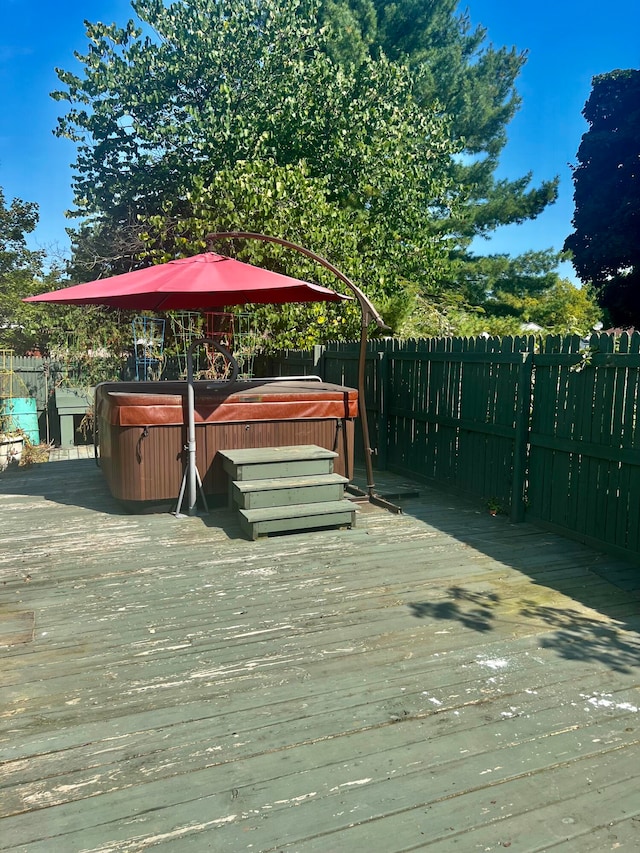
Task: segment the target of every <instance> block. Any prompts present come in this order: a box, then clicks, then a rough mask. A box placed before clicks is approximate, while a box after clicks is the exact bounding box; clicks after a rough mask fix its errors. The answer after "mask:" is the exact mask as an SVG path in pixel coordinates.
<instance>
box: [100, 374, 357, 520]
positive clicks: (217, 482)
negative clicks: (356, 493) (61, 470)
mask: <svg viewBox="0 0 640 853" xmlns="http://www.w3.org/2000/svg"><path fill="white" fill-rule="evenodd" d="M194 386H195V425H196V465H197V467H198V471H199V473H200V476H201V478H202V484H203V488H204V491H205V494H206V495H207V497H208V498H209V499H211V500H212V502H213V503H222V502H223V501H224V499H225V496H226V492H227V482H226V476H225V474H224V472H223V470H222V461H221V459H220V455H219V453H218V451H221V450H233V449H240V448H252V447H283V446H287V445H295V444H316V445H319V446H320V447H326V448H327V449H328V450H334V451H335V452H336V453H337V454H338V456H337V458H336V459H335V462H334V470H335V471H336V472H337V473H339V474H342V475H343V476H345V477H347V478H349V479H351V478H352V476H353V447H354V420H355V418H356V416H357V410H358V392H357V391H356V390H354V389H353V388H346V387H343V386H341V385H332V384H329V383H325V382H314V381H309V380H284V381H283V380H278V381H273V380H260V379H253V380H249V381H236V382H233V383H228V384H220V385H217V384H213V385H212V383H211V382H207V381H198V382H195V383H194ZM186 394H187V386H186V383H185V382H105V383H102V384H101V385H98V386H97V387H96V391H95V409H94V414H95V424H96V431H97V437H96V444H97V447H98V453H99V459H100V467H101V469H102V471H103V473H104V476H105V478H106V481H107V484H108V486H109V490H110V492H111V494H112V495H113V496H114V497H115V498H117V499H118V500H120V501H122V502H123V503H124V504H125V506H126V507H127V508H128V509H129V510H131V511H133V512H149V511H165V510H167V509H169V508H170V507H171V505H175V503H176V500H177V497H178V493H179V491H180V484H181V482H182V476H183V473H184V466H185V459H186V451H185V444H186V441H187V434H186V424H187V422H188V415H187V408H186Z"/></svg>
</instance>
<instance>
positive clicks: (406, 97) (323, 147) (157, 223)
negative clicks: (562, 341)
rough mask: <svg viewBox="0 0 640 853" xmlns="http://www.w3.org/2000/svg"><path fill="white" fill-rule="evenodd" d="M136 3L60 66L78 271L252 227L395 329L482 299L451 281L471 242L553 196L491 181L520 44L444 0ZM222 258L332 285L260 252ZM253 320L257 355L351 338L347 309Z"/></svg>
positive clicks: (466, 274)
mask: <svg viewBox="0 0 640 853" xmlns="http://www.w3.org/2000/svg"><path fill="white" fill-rule="evenodd" d="M132 6H133V9H134V11H135V12H136V14H137V15H138V18H139V20H140V25H139V26H138V25H136V24H134V23H133V22H132V21H129V22H128V23H127V24H126V25H125V26H123V27H119V26H116V25H115V24H114V25H109V26H107V25H105V24H88V25H87V35H88V38H89V46H88V51H87V53H86V54H85V55H84V56H79V57H78V59H79V61H80V63H81V66H82V71H81V73H80V74H74V73H71V72H67V71H63V70H58V76H59V78H60V81H61V84H62V87H61V90H60V91H59V92H57V93H54V97H56V98H57V99H58V100H60V101H61V102H63V103H65V104H66V108H67V112H66V114H65V115H64V116H62V117H61V118H60V119H59V123H58V129H57V133H58V134H59V135H60V136H66V137H68V138H70V139H72V140H73V141H75V142H76V143H77V145H78V154H77V160H76V164H75V165H76V178H75V182H74V193H75V205H76V214H77V215H78V216H79V217H81V218H82V219H83V223H82V225H81V226H80V228H79V230H78V231H77V232H76V234H75V237H74V261H73V267H72V271H73V276H74V278H76V279H88V278H96V277H97V276H98V275H99V274H101V275H108V274H114V273H117V272H121V271H125V270H128V269H133V268H136V267H137V266H140V265H146V264H148V263H149V262H150V261H162V260H166V259H168V258H169V257H175V256H178V255H185V254H189V253H192V252H194V251H201V250H203V249H204V248H205V247H204V244H203V239H204V236H205V234H206V233H207V232H208V231H222V230H248V231H262V232H263V233H268V234H272V235H274V236H280V237H285V238H287V239H289V240H292V241H294V242H298V243H301V244H303V245H305V246H307V247H309V248H310V249H312V250H314V251H315V252H317V253H319V254H321V255H324V256H325V257H327V258H328V259H329V260H330V261H331V262H332V263H334V264H335V265H336V266H338V268H340V269H341V270H343V271H344V272H345V273H346V274H347V275H348V276H349V277H351V278H352V279H353V280H354V281H355V282H356V283H357V284H358V285H359V286H361V287H362V288H363V289H364V290H365V292H366V293H367V294H368V295H369V296H371V297H372V298H374V299H375V300H377V301H378V303H379V304H380V305H384V307H385V309H386V310H387V311H388V312H389V314H390V316H391V317H392V319H393V323H394V325H395V328H396V329H399V328H402V327H403V325H406V323H407V322H409V321H410V320H411V317H412V315H414V314H415V316H416V317H417V316H418V315H422V314H424V313H425V312H426V314H429V315H430V317H431V320H429V322H432V321H434V322H435V320H436V319H437V318H442V317H445V318H446V317H447V315H449V316H450V317H452V316H454V314H455V311H462V312H463V313H464V311H465V310H466V308H465V306H467V305H472V306H474V305H475V306H476V308H477V309H478V310H480V311H483V310H484V309H483V307H482V304H483V302H484V301H485V296H484V295H483V294H484V293H486V291H487V290H488V289H490V282H489V284H487V282H486V281H485V284H484V286H483V287H482V288H480V289H481V295H480V297H479V298H478V299H476V300H475V301H474V299H473V298H471V297H470V296H469V293H468V292H467V291H468V285H469V282H470V281H480V280H482V279H487V278H490V276H489V275H488V273H487V272H486V271H485V270H484V268H483V263H484V262H483V261H481V260H479V259H478V258H475V257H473V256H471V255H469V253H468V246H469V244H470V242H471V240H472V239H473V238H474V237H475V236H477V235H479V234H487V233H490V232H491V230H492V229H494V228H495V227H497V226H498V225H502V224H506V223H510V222H522V221H524V220H526V219H529V218H532V217H534V216H536V215H537V214H538V213H539V212H540V211H541V210H542V209H543V208H544V207H545V206H546V204H548V203H549V202H550V201H553V199H554V198H555V194H556V185H555V182H554V181H550V182H545V183H544V184H542V185H541V186H540V187H537V188H530V186H529V185H530V175H526V176H524V177H523V178H521V179H519V180H516V181H510V182H507V181H496V180H495V179H494V171H495V168H496V165H497V163H498V157H499V154H500V151H501V150H502V147H503V145H504V142H505V139H506V133H505V127H506V124H507V123H508V121H509V120H510V119H511V117H512V116H513V114H514V112H515V110H516V109H517V106H518V97H517V94H516V91H515V87H514V84H515V79H516V77H517V74H518V73H519V70H520V68H521V67H522V64H523V62H524V55H523V54H522V53H517V52H516V51H515V50H507V49H500V50H496V49H494V48H493V47H491V46H488V45H487V44H486V43H485V39H486V33H485V31H484V30H483V29H481V28H478V29H472V28H471V26H470V22H469V18H468V16H467V15H459V14H457V12H456V8H457V4H456V3H455V2H453V0H433V2H430V3H428V4H425V3H423V2H422V1H421V0H403V2H402V3H396V4H388V3H383V2H381V0H193V2H188V3H187V2H184V0H177V2H171V3H166V4H165V3H163V2H161V0H135V2H133V3H132ZM218 248H219V250H220V251H228V250H229V247H228V246H224V247H218ZM231 251H233V252H234V253H236V254H237V255H238V256H239V257H241V258H242V259H243V260H249V261H253V262H254V263H260V264H262V265H265V266H268V267H271V268H273V269H279V270H281V271H284V272H287V273H288V274H290V275H299V276H300V277H303V278H313V279H316V280H317V279H320V280H321V281H322V282H323V283H325V284H330V285H331V284H335V282H331V281H329V280H327V277H326V276H325V274H324V271H319V270H317V269H316V268H313V267H312V265H310V264H308V263H307V262H306V261H303V260H301V259H299V258H298V259H294V258H293V257H292V256H291V253H288V254H287V253H285V252H284V251H283V250H281V249H279V248H276V247H273V246H270V247H266V246H265V244H260V245H259V246H258V245H255V244H254V245H253V246H251V245H249V244H237V245H235V246H233V247H231ZM533 277H534V278H535V275H534V276H533ZM543 277H544V275H543ZM534 287H538V283H537V282H534ZM427 303H429V306H430V307H429V308H428V310H427V308H426V307H425V306H426V305H427ZM418 306H421V307H420V309H419V308H418ZM447 306H449V307H450V308H451V310H449V311H448V310H446V309H447ZM422 309H424V311H423V310H422ZM260 311H262V312H263V314H264V319H265V322H267V321H268V323H269V324H270V326H271V330H270V334H269V336H268V337H267V338H265V341H266V345H268V346H272V345H273V346H275V345H278V343H280V344H282V345H284V344H285V343H286V345H287V346H301V345H304V341H311V342H313V341H321V340H326V339H328V338H331V337H336V336H337V337H345V336H351V335H353V334H354V333H355V331H356V330H357V312H356V311H355V310H351V311H349V310H347V311H346V312H345V310H344V309H343V308H338V309H336V308H333V307H332V308H326V309H322V311H320V309H317V308H314V309H311V311H308V310H306V309H301V308H299V307H295V306H288V307H286V308H285V307H283V308H279V309H277V310H276V309H260ZM438 322H439V321H438ZM448 322H449V321H448V320H447V323H448ZM447 323H445V325H447Z"/></svg>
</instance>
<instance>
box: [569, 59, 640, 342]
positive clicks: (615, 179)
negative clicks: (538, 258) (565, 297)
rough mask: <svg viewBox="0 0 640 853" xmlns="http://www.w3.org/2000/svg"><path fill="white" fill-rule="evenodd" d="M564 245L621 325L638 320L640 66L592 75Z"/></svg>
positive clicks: (639, 324) (637, 324)
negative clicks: (570, 228) (639, 68)
mask: <svg viewBox="0 0 640 853" xmlns="http://www.w3.org/2000/svg"><path fill="white" fill-rule="evenodd" d="M583 115H584V117H585V118H586V120H587V121H588V122H589V130H588V131H587V132H586V133H585V134H584V136H583V137H582V142H581V143H580V148H579V149H578V165H577V167H576V168H575V169H574V173H573V181H574V196H573V198H574V203H575V212H574V216H573V227H574V229H575V230H574V232H573V233H572V234H571V235H570V236H569V237H567V240H566V242H565V247H566V248H567V249H568V250H569V251H571V252H572V254H573V265H574V267H575V270H576V272H577V274H578V276H579V277H580V279H581V281H583V282H585V283H587V282H592V283H593V286H594V288H595V291H596V294H597V298H598V302H599V303H600V305H601V306H602V307H603V308H604V309H605V310H606V311H607V313H608V315H609V318H610V320H611V322H612V323H613V324H614V325H616V326H635V327H640V71H633V70H629V71H612V72H611V73H609V74H601V75H600V76H598V77H594V79H593V86H592V90H591V95H590V96H589V99H588V100H587V103H586V105H585V107H584V110H583Z"/></svg>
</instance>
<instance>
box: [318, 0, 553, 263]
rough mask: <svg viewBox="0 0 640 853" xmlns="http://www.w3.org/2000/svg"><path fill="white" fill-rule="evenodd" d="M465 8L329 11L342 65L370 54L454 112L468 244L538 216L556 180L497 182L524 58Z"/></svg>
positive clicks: (462, 233)
mask: <svg viewBox="0 0 640 853" xmlns="http://www.w3.org/2000/svg"><path fill="white" fill-rule="evenodd" d="M458 7H459V4H458V3H457V2H456V0H431V2H429V3H425V2H424V0H402V2H396V3H389V2H387V0H325V2H324V3H323V6H322V11H321V15H322V17H323V20H324V21H325V23H326V24H327V25H328V28H329V33H330V35H329V44H330V50H331V51H332V55H334V56H336V57H337V58H338V60H339V61H340V62H342V63H343V64H349V63H350V62H351V61H352V57H353V56H354V55H358V56H359V55H360V54H361V53H362V51H363V50H364V49H365V48H367V49H368V51H369V54H370V55H372V56H380V55H385V56H387V57H389V58H390V59H391V60H392V61H395V62H399V63H402V64H403V65H406V66H407V67H408V68H409V69H410V71H411V74H412V77H413V80H414V85H415V90H414V91H415V97H416V100H417V101H418V102H419V103H420V104H422V105H423V106H424V107H433V106H436V105H439V107H440V109H442V110H444V111H446V113H447V115H448V117H449V119H450V126H449V132H450V136H451V139H452V141H453V143H454V147H455V149H456V150H457V151H458V152H459V154H461V155H463V156H454V157H452V158H451V159H450V161H449V164H448V170H449V177H450V179H451V183H452V186H454V187H455V193H456V196H457V199H458V201H459V205H458V207H457V210H456V211H455V215H454V216H452V222H447V223H446V227H447V229H448V230H449V233H455V234H456V236H457V238H458V240H459V241H460V245H461V246H464V245H468V243H469V242H470V240H471V239H472V238H473V237H474V236H477V235H479V234H488V233H490V232H491V231H492V230H493V229H494V228H496V227H497V226H499V225H505V224H509V223H515V222H523V221H525V220H527V219H531V218H534V217H535V216H537V215H538V214H539V213H540V212H541V211H542V210H543V209H544V208H545V207H546V206H547V205H548V204H550V203H552V202H553V201H555V199H556V197H557V179H555V180H551V181H545V182H543V183H542V184H541V185H540V186H539V187H537V188H530V187H529V184H530V182H531V174H528V175H525V176H523V177H522V178H520V179H517V180H515V181H504V180H503V181H497V180H495V178H494V172H495V169H496V166H497V165H498V159H499V155H500V153H501V151H502V149H503V147H504V145H505V143H506V126H507V124H508V123H509V121H510V120H511V119H512V118H513V116H514V115H515V112H516V110H517V109H518V106H519V104H520V99H519V96H518V94H517V92H516V89H515V81H516V79H517V76H518V74H519V73H520V70H521V69H522V67H523V65H524V63H525V61H526V54H525V53H524V52H518V51H517V50H516V49H515V48H511V49H508V48H499V49H496V48H494V47H493V45H491V44H487V32H486V30H485V29H484V28H483V27H476V28H472V26H471V22H470V17H469V14H468V12H462V13H459V11H458ZM345 23H346V24H348V25H347V26H345ZM470 260H471V259H468V261H470Z"/></svg>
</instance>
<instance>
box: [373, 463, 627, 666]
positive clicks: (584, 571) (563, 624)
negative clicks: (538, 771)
mask: <svg viewBox="0 0 640 853" xmlns="http://www.w3.org/2000/svg"><path fill="white" fill-rule="evenodd" d="M377 473H378V476H377V477H376V482H377V484H378V488H379V492H380V494H382V495H384V494H385V493H386V492H389V493H393V495H394V499H395V502H396V503H397V504H398V505H399V506H400V507H401V508H402V511H403V514H404V515H405V516H408V517H412V518H413V519H415V520H417V521H418V522H420V523H422V524H423V525H424V528H423V534H426V536H425V538H424V540H423V541H424V550H423V552H422V556H421V557H420V559H421V560H424V566H425V575H426V576H427V577H429V578H432V579H433V580H434V582H435V585H434V598H433V599H430V600H426V601H425V600H414V601H411V602H410V603H409V604H408V607H409V610H410V613H411V615H412V616H413V617H415V618H416V619H420V620H437V621H439V622H450V623H454V624H457V625H459V626H461V627H462V628H463V629H468V630H471V631H475V632H477V633H478V634H479V635H487V634H489V633H490V632H492V631H494V630H495V629H497V628H498V627H499V626H500V625H502V626H504V625H509V624H513V623H514V622H515V623H517V624H518V625H522V626H524V628H525V630H527V626H526V624H525V623H531V628H532V629H533V630H534V631H536V632H540V645H541V646H542V647H544V648H549V649H552V650H554V651H555V652H556V653H557V654H558V655H559V656H561V657H562V658H564V659H566V660H579V661H584V662H589V661H590V662H597V663H600V664H603V665H605V666H606V667H608V668H609V669H611V670H612V671H616V672H631V671H632V670H637V668H638V666H639V665H640V630H639V629H640V568H639V567H637V566H635V565H633V564H632V563H630V562H626V561H624V560H622V559H619V558H617V557H614V556H611V555H608V554H605V553H602V552H599V551H595V550H593V549H591V548H589V547H588V546H586V545H583V544H581V543H579V542H576V541H574V540H571V539H567V538H564V537H562V536H560V535H559V534H555V533H550V532H548V531H544V530H542V529H540V528H537V527H535V526H533V525H532V524H529V523H523V524H513V523H511V522H510V521H509V519H508V518H507V517H505V516H497V517H496V516H493V515H491V514H490V512H489V511H488V508H487V507H486V505H483V504H482V502H481V501H480V500H478V501H475V502H474V501H470V500H468V499H465V498H463V497H460V496H457V495H456V496H454V495H452V494H450V493H447V492H445V491H440V490H438V489H436V488H434V487H433V486H431V485H428V484H424V483H414V482H412V481H409V480H407V479H406V478H400V477H396V476H394V475H393V474H389V473H388V472H377ZM416 491H417V492H419V497H416V496H415V493H416ZM403 493H404V494H405V495H406V497H404V498H403ZM432 542H433V543H435V545H434V549H433V552H431V550H430V548H431V545H430V543H432ZM486 558H489V559H486ZM505 570H509V575H508V577H506V576H504V575H505ZM513 570H515V572H517V575H513V574H512V571H513ZM456 574H458V577H457V578H456V577H455V576H456ZM447 576H449V579H450V582H449V583H448V584H447ZM503 576H504V579H503ZM454 578H455V579H454ZM466 578H468V581H467V580H466ZM438 581H440V583H438ZM538 592H539V594H538ZM589 611H591V613H590V612H589ZM547 629H548V630H547Z"/></svg>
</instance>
